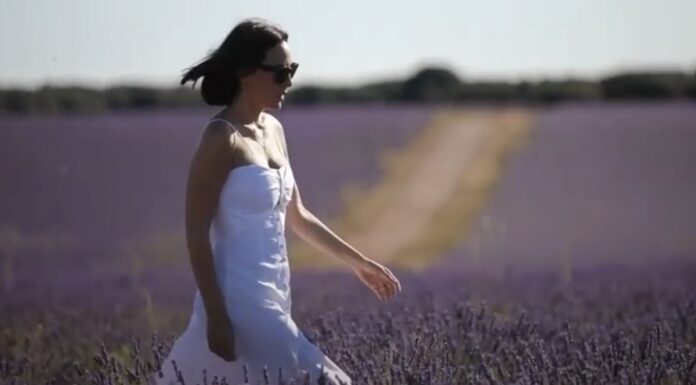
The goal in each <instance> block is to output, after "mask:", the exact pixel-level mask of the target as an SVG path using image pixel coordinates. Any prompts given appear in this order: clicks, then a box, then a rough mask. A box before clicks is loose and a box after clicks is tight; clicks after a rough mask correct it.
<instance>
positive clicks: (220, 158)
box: [186, 122, 232, 317]
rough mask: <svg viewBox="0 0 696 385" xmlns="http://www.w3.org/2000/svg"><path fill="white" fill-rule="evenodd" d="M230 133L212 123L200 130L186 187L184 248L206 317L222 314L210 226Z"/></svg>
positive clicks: (226, 169) (227, 163)
mask: <svg viewBox="0 0 696 385" xmlns="http://www.w3.org/2000/svg"><path fill="white" fill-rule="evenodd" d="M231 150H232V149H231V146H230V130H229V129H228V127H226V126H224V124H223V123H222V122H212V123H210V124H209V125H208V126H207V127H206V129H205V130H204V131H203V133H202V135H201V138H200V142H199V144H198V148H197V149H196V151H195V153H194V155H193V158H192V160H191V165H190V169H189V175H188V181H187V186H186V245H187V248H188V251H189V257H190V262H191V267H192V269H193V272H194V276H195V279H196V284H197V285H198V289H199V290H200V293H201V297H202V299H203V304H204V306H205V310H206V313H207V315H208V317H216V316H219V315H222V314H225V312H226V310H225V301H224V297H223V294H222V290H221V288H220V287H219V285H218V282H217V276H216V274H215V265H214V262H213V253H212V249H211V246H210V239H209V234H210V225H211V223H212V219H213V216H214V215H215V211H216V210H217V206H218V202H219V199H220V191H221V189H222V185H223V183H224V182H225V178H226V177H227V174H228V172H229V166H230V160H231Z"/></svg>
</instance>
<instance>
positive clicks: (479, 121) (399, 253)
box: [290, 109, 533, 269]
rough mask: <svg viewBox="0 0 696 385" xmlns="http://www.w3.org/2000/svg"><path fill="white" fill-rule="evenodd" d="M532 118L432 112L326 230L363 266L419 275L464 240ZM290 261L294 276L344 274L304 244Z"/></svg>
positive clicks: (515, 113)
mask: <svg viewBox="0 0 696 385" xmlns="http://www.w3.org/2000/svg"><path fill="white" fill-rule="evenodd" d="M532 118H533V113H532V112H531V111H527V110H521V109H489V110H484V109H446V110H442V111H440V112H438V113H437V114H436V116H435V117H434V119H433V120H432V121H431V122H430V124H428V126H427V127H425V128H424V129H423V132H422V134H420V135H419V136H418V137H417V138H416V139H415V140H414V141H413V142H412V143H411V144H410V145H409V146H407V147H405V148H403V149H402V150H400V151H399V152H395V153H387V154H385V158H384V167H385V168H386V171H385V177H384V179H383V181H382V182H381V183H379V184H378V185H377V186H375V187H374V188H372V189H370V190H368V191H353V192H352V193H351V192H348V193H346V195H347V196H348V198H347V199H348V202H347V203H346V205H345V207H346V210H345V212H344V214H343V215H342V216H341V217H339V218H334V219H332V220H330V221H327V222H326V223H327V225H328V226H329V227H330V228H331V229H332V230H333V231H334V232H336V233H337V234H338V235H339V236H340V237H341V238H343V239H344V240H346V241H347V242H348V243H349V244H351V245H352V246H353V247H355V248H356V249H357V250H359V251H360V252H362V253H363V254H364V255H366V256H367V257H369V258H372V259H375V260H377V261H380V262H385V263H388V264H389V265H397V266H399V267H405V268H409V269H422V268H423V267H425V266H427V265H428V264H430V263H431V262H432V261H434V260H435V259H436V257H437V256H438V255H439V254H441V253H442V252H443V251H445V250H447V249H448V248H449V247H451V246H452V245H453V244H455V243H456V242H457V241H458V240H461V238H462V237H463V236H465V235H466V231H467V228H468V222H469V221H470V220H471V218H472V217H473V216H474V215H475V214H476V213H478V212H479V210H480V209H482V208H483V206H484V204H485V201H486V197H487V195H488V191H489V190H490V188H491V187H492V186H493V185H494V184H495V181H496V180H497V179H498V175H499V173H500V171H501V165H502V163H503V161H504V158H505V156H506V154H508V153H509V152H510V151H511V150H514V149H515V148H516V147H517V146H518V145H520V144H521V143H523V142H524V139H525V138H526V137H527V133H528V132H529V129H530V126H531V121H532ZM290 255H291V260H292V261H293V262H292V263H293V264H294V265H295V266H298V267H299V268H307V269H327V268H343V265H342V264H341V263H340V262H338V261H335V260H333V258H331V257H329V256H325V255H322V254H320V253H319V252H318V251H316V250H314V249H313V248H311V247H310V246H309V245H307V244H305V243H304V242H300V244H299V245H297V246H296V247H294V248H292V250H291V251H290Z"/></svg>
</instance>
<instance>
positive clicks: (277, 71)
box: [259, 63, 299, 84]
mask: <svg viewBox="0 0 696 385" xmlns="http://www.w3.org/2000/svg"><path fill="white" fill-rule="evenodd" d="M297 67H299V63H292V64H290V66H287V67H286V66H284V65H280V64H278V65H268V64H259V68H260V69H262V70H264V71H268V72H272V73H273V81H275V82H276V83H278V84H281V83H285V82H286V81H287V80H288V79H292V78H293V76H295V72H296V71H297Z"/></svg>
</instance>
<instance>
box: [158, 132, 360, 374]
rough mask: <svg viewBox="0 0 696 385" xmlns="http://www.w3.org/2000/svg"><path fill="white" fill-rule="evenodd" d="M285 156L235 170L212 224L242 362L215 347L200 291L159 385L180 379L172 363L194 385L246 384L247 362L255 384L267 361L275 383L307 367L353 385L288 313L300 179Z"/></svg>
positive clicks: (218, 270)
mask: <svg viewBox="0 0 696 385" xmlns="http://www.w3.org/2000/svg"><path fill="white" fill-rule="evenodd" d="M213 120H223V119H212V120H211V121H213ZM223 121H224V122H226V123H227V124H229V125H231V123H229V122H227V121H226V120H223ZM285 155H286V163H285V164H284V165H283V166H282V167H280V168H278V169H276V168H269V167H266V166H261V165H257V164H249V165H245V166H239V167H235V168H233V169H232V170H230V172H229V174H228V176H227V180H226V181H225V183H224V185H223V187H222V191H221V194H220V200H219V204H218V209H217V212H216V215H215V217H214V219H213V222H212V225H211V229H210V236H211V246H212V249H213V257H214V261H215V269H216V273H217V279H218V283H219V285H220V287H221V290H222V291H223V295H224V297H225V303H226V306H227V312H228V314H229V317H230V320H231V321H232V324H233V329H234V336H235V346H234V349H235V353H236V360H235V361H231V362H228V361H225V360H224V359H222V358H221V357H219V356H217V355H216V354H215V353H213V352H211V351H210V350H209V348H208V340H207V333H206V318H207V317H206V312H205V308H204V306H203V301H202V298H201V295H200V291H196V294H195V298H194V301H193V312H192V315H191V318H190V321H189V323H188V326H187V328H186V330H185V331H184V332H183V334H181V335H180V336H179V337H178V338H177V339H176V341H175V343H174V345H173V346H172V349H171V351H170V352H169V355H168V356H167V358H166V359H165V360H164V362H163V363H162V372H163V373H164V377H163V378H159V376H158V374H157V373H154V374H153V380H154V382H155V384H157V385H165V384H166V385H168V384H178V382H177V378H176V375H175V372H174V367H173V365H172V362H171V361H172V360H174V361H175V362H176V366H177V368H178V370H179V371H181V373H182V375H183V378H184V380H185V382H186V384H192V385H193V384H197V383H200V384H203V370H204V369H205V370H206V377H207V379H208V383H209V384H210V383H212V379H213V376H215V375H217V376H218V379H222V377H225V379H226V381H227V383H228V384H241V383H244V371H243V364H246V365H247V369H248V378H249V383H250V384H256V383H257V382H258V383H263V368H264V366H265V367H266V368H267V373H268V375H269V379H270V383H271V384H276V383H277V378H278V368H282V371H283V378H285V379H286V380H287V379H288V378H289V377H291V376H297V375H298V374H302V373H304V372H309V373H310V375H311V378H312V381H311V382H312V383H316V379H317V378H318V377H319V375H320V373H321V368H322V367H323V370H324V373H325V374H327V375H328V380H329V382H328V383H330V384H331V383H333V384H336V385H338V384H339V382H338V381H339V380H340V381H342V382H343V383H345V384H352V381H351V379H350V377H349V376H348V375H347V374H346V373H345V372H344V371H343V370H341V368H339V367H338V366H337V365H336V364H335V363H334V362H333V361H332V360H331V359H329V358H328V357H327V356H326V355H324V353H323V352H322V351H321V350H320V349H319V348H318V347H317V346H315V345H313V344H312V343H311V342H310V341H308V340H307V338H306V337H305V335H304V334H303V333H302V331H301V330H299V329H298V327H297V325H296V324H295V322H294V321H293V319H292V317H291V314H290V310H291V304H292V300H291V298H290V285H289V284H290V266H289V264H288V257H287V248H286V244H285V214H286V207H287V205H288V203H289V202H290V200H291V197H292V191H293V188H294V183H295V180H294V177H293V173H292V168H291V166H290V162H289V159H288V157H287V154H285ZM303 371H304V372H303Z"/></svg>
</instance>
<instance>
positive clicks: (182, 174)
mask: <svg viewBox="0 0 696 385" xmlns="http://www.w3.org/2000/svg"><path fill="white" fill-rule="evenodd" d="M76 3H79V2H76ZM542 3H543V2H541V1H534V2H532V3H528V4H526V5H525V6H521V5H518V4H517V3H515V4H513V3H511V2H504V1H494V2H490V3H487V4H486V5H483V4H482V5H477V6H473V5H472V6H471V7H474V8H472V9H468V8H467V9H466V11H467V12H460V13H459V14H458V15H459V16H457V17H455V16H450V15H447V12H442V11H441V10H440V11H438V10H436V9H435V7H429V8H428V9H422V10H420V15H419V16H420V17H422V18H423V19H422V20H421V19H419V20H420V22H421V23H423V24H424V25H427V26H428V27H429V28H427V30H425V29H424V30H423V31H420V32H419V31H412V30H413V28H412V25H411V24H408V25H409V26H411V28H405V26H404V25H402V24H399V23H413V22H414V19H413V17H414V16H413V15H410V16H404V17H403V18H398V19H399V20H394V21H393V22H392V24H390V26H391V28H381V29H380V28H373V30H374V31H377V32H375V33H373V34H370V35H364V33H363V32H359V31H357V32H356V34H355V36H354V37H353V38H352V39H347V40H346V41H344V44H343V45H341V46H340V47H339V48H336V46H335V45H328V44H329V43H330V41H323V40H318V39H319V37H318V36H317V34H316V31H318V30H321V29H322V28H326V25H325V23H329V24H330V25H333V24H334V23H339V24H340V25H342V26H344V27H346V28H348V25H346V24H341V23H344V22H345V21H343V19H344V18H337V17H336V16H335V15H333V14H332V13H331V12H330V11H328V10H326V9H323V8H321V7H319V6H318V5H317V6H316V7H315V8H312V12H307V14H309V15H312V14H315V15H320V16H321V17H314V18H311V20H309V19H304V18H302V17H300V16H299V13H298V11H297V10H293V9H289V8H287V7H288V5H286V4H285V3H283V4H280V3H274V7H269V6H268V4H266V3H262V2H259V3H254V4H255V5H250V4H251V3H249V4H243V5H240V7H241V8H240V9H234V10H231V9H230V6H229V4H223V3H215V2H211V3H210V4H209V7H210V8H209V9H208V10H206V11H201V12H203V13H204V14H205V16H206V18H205V20H207V22H206V23H205V24H206V25H205V26H203V25H201V24H195V23H198V22H194V21H193V20H189V21H182V22H181V23H182V25H183V24H186V25H188V24H187V23H192V25H193V24H195V25H197V26H198V29H196V31H197V32H196V33H194V34H192V35H190V36H186V37H182V36H179V35H177V36H178V37H177V38H178V39H180V44H181V46H180V47H177V49H174V48H173V47H171V46H169V45H168V44H169V43H165V41H167V42H169V41H170V40H172V39H170V38H169V37H167V39H164V38H163V36H161V35H160V34H161V33H162V31H164V30H165V29H166V30H169V31H170V33H173V34H179V33H183V32H181V31H171V30H170V29H168V27H166V28H165V26H163V25H160V24H158V23H163V22H164V21H163V20H166V17H167V15H170V14H169V12H183V10H182V9H183V8H181V7H184V5H183V4H184V3H183V2H181V3H180V4H179V3H176V5H172V4H170V3H167V4H166V5H165V4H161V5H162V7H161V8H156V9H151V10H150V9H149V8H148V7H149V6H151V5H143V6H142V7H144V8H143V12H142V13H140V14H137V15H133V14H132V13H131V12H128V11H129V10H130V8H129V7H128V6H126V5H108V6H106V5H104V7H107V8H108V11H109V12H108V13H109V14H110V15H111V16H113V17H110V18H104V17H105V14H106V13H105V12H106V11H105V10H104V9H96V8H92V6H91V5H88V4H87V3H84V2H83V3H81V4H80V5H81V6H82V7H83V8H82V12H83V13H80V12H78V13H76V15H81V14H84V15H90V16H91V18H87V19H80V20H82V21H80V22H79V23H77V24H75V25H73V24H71V25H70V26H66V27H65V29H59V30H60V31H62V32H61V33H62V34H65V36H69V37H70V38H71V39H68V40H69V41H75V42H77V41H80V42H81V43H80V44H82V45H81V46H80V47H82V50H77V51H79V52H82V51H84V52H86V53H91V56H90V57H85V56H80V55H78V54H77V53H76V52H77V51H74V50H76V48H75V47H78V45H70V44H67V45H66V43H65V41H63V40H61V39H58V40H56V39H57V38H56V37H55V36H49V34H48V31H49V27H50V26H51V25H53V24H52V23H56V22H57V21H56V19H55V18H53V17H50V15H51V14H52V13H56V14H58V13H59V12H63V11H60V10H58V9H55V5H52V4H49V3H48V2H46V3H43V4H41V6H40V7H38V8H37V9H40V10H41V12H33V10H32V9H30V8H27V6H25V5H19V4H14V5H11V6H9V5H8V6H7V7H8V8H11V10H12V11H13V12H14V13H7V12H6V13H4V16H0V17H2V18H5V19H0V20H4V21H6V22H5V23H0V24H2V26H0V28H6V29H7V28H10V27H7V26H8V25H10V26H14V28H16V29H17V30H18V31H21V30H23V29H22V28H25V29H29V28H30V27H31V26H33V25H34V26H36V23H40V22H42V23H45V25H44V24H41V25H40V26H37V27H36V28H34V29H32V31H34V32H32V33H36V35H31V34H29V33H27V34H16V33H15V35H20V37H17V38H16V39H15V40H11V39H7V38H6V37H3V38H2V39H4V40H0V43H2V44H3V48H4V49H6V50H7V51H10V52H13V53H15V55H12V57H11V58H9V59H8V60H7V61H5V62H4V63H3V64H0V69H3V75H2V76H0V383H1V384H5V383H8V384H25V383H26V384H50V383H53V384H73V383H78V384H102V383H124V384H145V383H146V382H145V380H144V379H145V374H146V373H148V372H153V371H155V372H156V371H157V366H158V360H159V359H160V358H161V357H162V356H163V355H165V354H166V352H167V351H168V349H169V347H170V346H171V343H172V342H173V338H175V336H176V335H178V334H179V333H180V332H181V331H182V330H183V328H184V327H185V326H186V323H187V322H188V317H189V316H190V314H191V305H192V300H193V295H194V292H195V282H194V280H193V276H192V273H191V270H190V265H189V261H188V255H187V252H186V244H185V239H184V223H183V214H184V210H183V209H184V207H183V201H184V186H185V178H186V174H187V171H188V162H189V160H190V157H191V155H192V154H193V151H194V149H195V145H196V144H197V141H198V138H199V135H200V133H201V130H202V128H203V127H204V126H205V123H206V121H207V119H209V118H210V117H211V116H212V115H213V114H214V113H215V112H217V108H213V107H208V106H204V105H202V103H201V101H200V98H199V95H198V88H196V89H190V88H185V87H175V86H173V84H176V79H174V80H172V79H171V77H172V73H173V72H176V71H177V70H179V69H180V68H179V67H183V66H185V65H187V64H190V63H192V62H193V60H195V59H196V58H197V55H199V53H200V51H201V49H202V47H203V46H205V45H206V44H208V45H209V44H211V41H214V40H215V39H216V38H221V37H222V34H224V33H226V32H227V28H228V27H229V24H230V22H229V13H230V12H232V13H234V15H235V17H238V18H240V19H241V17H242V16H243V12H242V9H244V10H245V12H249V16H250V15H251V14H261V15H267V16H268V17H269V18H270V19H274V18H275V20H277V21H278V22H279V23H280V24H281V25H284V26H286V27H287V28H288V29H289V30H290V32H291V39H290V43H291V44H290V45H291V47H294V48H293V49H296V51H294V52H296V55H297V56H298V61H300V62H301V63H303V65H302V66H301V69H300V72H302V71H305V72H303V73H302V74H300V72H298V78H297V84H296V85H295V86H293V88H291V92H290V94H289V95H288V103H287V105H284V106H283V108H282V109H281V110H276V111H270V112H271V113H272V114H274V115H275V116H276V117H278V119H279V120H280V121H281V122H282V124H283V127H284V130H285V136H286V139H287V142H288V149H289V156H290V161H291V163H292V166H293V171H294V173H295V176H296V179H297V183H298V186H299V188H300V189H301V192H302V198H303V201H304V203H305V205H306V206H307V207H308V208H309V209H310V210H311V211H312V212H313V213H314V214H315V215H316V216H317V217H319V218H320V219H321V220H323V221H324V222H325V223H327V224H328V225H329V227H330V228H331V229H333V230H334V231H335V232H336V233H337V234H338V235H339V236H341V237H342V238H343V239H345V240H346V241H348V242H349V243H350V244H351V245H353V246H355V247H356V248H357V249H358V250H360V251H361V252H363V253H364V254H365V255H366V256H367V257H369V258H373V259H375V260H377V261H380V262H382V263H384V264H385V265H386V266H388V267H389V268H390V269H392V271H393V272H394V273H395V274H396V275H397V277H398V278H399V279H400V281H401V283H402V287H403V291H402V292H401V293H400V294H399V295H397V296H396V297H395V298H394V299H392V300H390V301H379V300H378V299H376V298H375V297H374V295H373V294H372V293H371V292H370V291H369V290H368V289H367V288H366V287H365V286H363V285H362V284H361V282H360V281H359V280H358V279H357V277H355V276H354V275H353V274H352V273H351V272H350V271H349V270H347V269H346V268H345V267H344V266H342V264H341V263H340V262H338V261H336V260H333V259H332V258H331V257H330V256H327V255H324V254H322V253H321V252H319V251H318V250H315V249H313V248H312V247H311V246H310V245H308V244H307V243H305V242H303V241H302V240H301V239H299V237H297V235H295V234H294V233H292V231H291V230H290V229H289V228H288V229H287V231H286V236H287V237H288V246H289V258H290V264H291V267H292V272H293V275H292V278H291V279H292V293H293V294H292V295H293V318H295V319H296V321H297V322H298V325H299V326H300V327H301V329H302V330H303V331H304V332H305V333H306V335H307V336H308V337H309V338H310V339H311V340H313V341H315V342H316V343H317V344H318V345H319V346H320V347H321V348H322V350H324V351H325V352H326V353H327V355H329V356H330V357H332V359H334V360H335V361H336V362H337V363H338V364H339V365H340V366H341V367H344V368H345V369H346V370H347V371H348V372H349V373H350V374H351V375H352V376H353V377H354V380H355V383H356V384H441V385H444V384H600V383H601V384H605V383H606V384H696V296H695V295H694V293H696V199H695V197H696V171H695V168H694V167H695V166H696V99H695V97H696V51H694V49H693V47H696V41H693V36H696V30H694V29H693V23H691V22H690V20H692V18H689V16H690V15H692V16H694V17H696V8H694V5H692V4H691V3H689V2H680V1H668V2H665V3H664V4H662V5H660V6H658V5H648V4H640V5H636V4H631V5H630V6H629V8H630V9H631V11H630V12H624V11H626V9H625V8H621V7H619V5H618V4H620V3H621V2H617V3H616V4H614V3H611V4H604V3H602V4H599V3H596V2H591V1H590V2H586V3H582V4H580V2H577V3H573V2H570V3H569V4H566V5H565V6H563V7H561V6H560V5H553V4H542ZM124 4H125V3H124ZM583 4H584V5H583ZM315 5H316V4H315ZM450 5H451V6H452V7H455V6H457V7H459V6H460V5H455V4H450ZM624 5H627V4H624ZM131 6H132V5H131ZM337 7H339V8H337V11H341V12H343V14H344V15H350V14H352V13H351V12H354V11H355V9H354V7H348V6H347V5H340V6H339V5H337ZM375 7H376V6H375ZM616 7H618V8H616ZM107 8H105V9H107ZM431 8H432V9H431ZM146 9H148V10H149V11H146ZM473 9H475V12H474V11H473ZM541 9H544V10H546V12H541V11H540V10H541ZM30 11H31V12H30ZM150 11H152V12H150ZM155 11H158V12H157V13H155ZM468 11H472V12H468ZM209 12H210V13H209ZM404 12H406V11H404ZM237 13H239V14H237ZM449 13H450V14H451V15H457V13H456V12H449ZM8 14H14V15H15V16H16V17H15V19H17V20H24V21H25V24H26V26H22V25H18V24H17V22H16V21H13V20H10V19H11V18H10V19H8V18H7V16H6V15H8ZM155 14H157V16H155ZM225 14H226V15H228V16H224V15H225ZM385 15H389V12H388V11H387V10H385V9H382V10H380V8H378V7H377V8H375V9H374V14H370V15H362V16H359V17H360V18H361V20H363V22H364V23H366V25H367V26H370V25H371V26H377V27H379V26H383V24H382V23H383V22H384V21H383V19H382V17H385ZM545 15H546V16H545ZM63 16H64V18H65V19H66V20H69V19H70V18H73V17H77V16H75V15H72V14H71V15H67V14H66V15H63ZM170 16H171V15H170ZM197 17H200V16H197ZM356 17H358V16H356ZM211 18H212V19H215V20H212V19H211ZM450 18H454V19H450ZM107 19H109V20H111V19H113V20H116V22H115V23H117V24H115V25H116V26H118V27H119V28H120V29H119V30H120V31H121V33H123V34H126V35H127V34H129V33H131V32H129V31H131V29H130V28H126V27H125V26H126V25H131V24H132V25H140V26H141V27H142V26H144V25H147V26H148V27H147V28H150V30H149V31H150V32H151V33H152V36H150V35H147V34H144V33H143V34H140V35H133V36H131V37H132V38H131V39H130V41H131V43H130V44H129V45H128V46H124V45H122V44H124V42H123V41H122V40H129V39H116V40H113V41H111V43H110V44H111V45H110V47H111V50H110V51H115V52H120V55H116V56H113V57H110V59H111V60H113V61H114V62H117V63H121V65H122V66H123V67H118V66H116V67H114V66H113V65H112V64H109V63H106V62H104V61H102V60H104V59H103V58H101V57H102V56H103V57H108V55H110V54H109V53H108V52H107V51H106V50H105V48H104V47H103V46H99V45H95V44H94V42H93V41H92V40H89V39H88V40H79V39H84V38H85V37H84V36H82V35H83V34H84V32H85V30H87V29H88V28H90V27H89V25H92V24H91V23H97V22H101V23H106V20H107ZM146 19H147V20H146ZM338 19H340V22H339V20H338ZM345 19H346V20H347V19H349V18H345ZM409 20H410V21H409ZM648 20H649V21H651V22H652V23H654V24H649V23H647V21H648ZM463 21H467V23H468V24H467V23H463ZM581 22H582V23H588V25H585V24H582V23H581ZM12 23H14V24H12ZM80 23H82V24H80ZM119 23H120V24H119ZM128 23H131V24H128ZM216 23H219V24H220V25H218V26H215V27H213V25H215V24H216ZM501 23H502V24H501ZM563 23H565V24H563ZM578 23H580V24H582V25H583V26H585V28H584V29H582V31H578V29H579V24H578ZM166 25H167V26H168V25H169V24H166ZM192 25H191V26H192ZM606 25H614V26H616V25H620V26H622V27H621V28H619V27H616V28H618V29H616V30H613V29H612V30H606ZM455 26H456V28H455ZM492 26H497V27H496V28H502V29H504V30H505V33H504V34H503V35H500V33H499V32H496V31H497V29H496V30H493V29H491V28H492ZM503 26H504V27H503ZM532 26H533V27H532ZM590 27H593V28H590ZM91 28H95V27H94V26H92V27H91ZM143 28H145V27H143ZM443 28H444V29H443ZM448 28H453V30H449V29H448ZM477 28H478V29H477ZM97 29H98V28H95V31H96V30H97ZM133 30H135V29H133ZM36 31H38V32H36ZM380 31H381V32H380ZM392 31H402V32H403V33H404V34H406V37H401V38H406V39H407V41H410V42H411V43H410V44H413V46H410V45H409V46H403V47H402V46H401V44H400V43H396V42H397V41H402V40H399V39H396V37H395V36H393V35H391V34H392ZM583 31H584V34H582V33H580V32H583ZM602 31H604V32H603V34H602ZM645 31H651V32H650V33H647V32H645ZM293 32H295V33H294V34H293ZM95 33H96V32H95ZM433 33H434V34H436V35H430V34H433ZM438 34H439V35H438ZM329 35H330V34H329ZM443 35H444V36H450V37H451V38H452V39H454V37H458V38H459V40H458V44H460V45H461V47H462V49H461V50H453V49H452V48H451V47H452V46H451V44H446V43H447V42H448V41H449V42H451V41H452V39H441V36H443ZM3 36H9V35H8V34H4V35H3ZM27 36H34V37H35V38H36V41H40V42H42V44H44V45H45V46H44V50H43V51H41V50H38V51H36V52H35V51H31V52H29V51H27V50H25V49H24V48H21V44H20V43H21V42H22V41H24V40H23V39H28V37H27ZM60 36H63V35H60ZM95 36H97V35H95ZM99 36H102V37H101V38H102V39H105V41H110V40H109V39H111V37H110V36H111V35H108V36H107V35H99ZM129 36H130V35H129ZM453 36H454V37H453ZM481 36H486V39H481V38H480V37H481ZM638 36H641V37H642V38H640V39H639V38H638ZM477 37H478V38H477ZM68 40H66V41H68ZM353 40H354V41H353ZM154 42H159V43H161V44H163V45H164V46H165V47H160V46H159V45H156V44H154ZM691 43H693V44H691ZM75 44H77V43H75ZM147 44H150V46H149V47H150V49H147V50H146V49H145V48H143V47H148V45H147ZM293 44H294V45H293ZM324 44H327V45H324ZM482 44H483V45H482ZM525 44H526V45H525ZM53 45H55V46H56V47H60V48H61V49H63V50H65V52H66V53H63V52H60V51H53V50H54V49H56V48H52V47H53ZM131 45H132V47H131ZM138 47H139V48H138ZM327 47H332V48H333V53H334V54H333V55H328V56H329V57H327V55H325V53H326V52H328V51H330V50H329V49H328V48H327ZM521 47H525V48H524V50H522V48H521ZM568 47H574V48H573V49H570V48H568ZM131 49H132V50H133V51H131ZM376 49H381V51H374V50H376ZM414 50H415V51H414ZM317 51H319V52H320V53H321V55H320V54H319V53H317ZM454 51H457V52H454ZM459 51H462V52H459ZM42 52H43V53H42ZM67 52H72V54H73V56H74V58H72V59H71V58H70V55H68V54H67ZM135 52H139V55H143V57H147V56H146V55H149V54H152V55H154V53H152V52H155V53H157V54H158V55H162V56H161V57H158V58H157V59H155V58H154V57H149V60H152V61H153V62H156V63H158V66H157V68H159V69H158V70H157V71H160V72H156V71H154V70H153V69H152V68H151V67H149V66H148V65H145V64H144V63H143V62H138V61H137V60H136V59H134V58H136V57H139V56H138V55H137V54H135ZM146 52H149V53H146ZM384 52H388V53H389V54H383V53H384ZM351 54H353V55H355V56H351ZM42 55H44V56H42ZM179 55H182V56H181V57H180V56H179ZM361 55H371V56H370V57H372V58H374V60H372V61H366V60H364V57H363V56H361ZM462 55H464V56H462ZM92 56H93V57H92ZM123 57H125V58H130V60H133V62H132V63H131V62H119V60H122V59H123ZM162 57H165V58H166V60H164V59H161V58H162ZM406 58H408V60H411V61H408V63H410V67H409V68H408V69H405V68H404V67H403V64H400V63H401V61H404V62H405V60H406ZM165 62H166V63H165ZM171 62H176V66H175V67H176V70H173V69H172V68H170V66H172V64H171ZM345 63H352V66H351V67H350V68H347V67H345V65H346V64H345ZM373 64H374V65H375V66H377V67H371V66H372V65H373ZM2 66H4V67H2ZM83 66H86V67H83ZM462 68H463V69H464V70H465V71H461V70H460V69H462ZM94 69H101V72H99V71H97V72H93V70H94ZM61 71H62V72H61ZM331 71H334V72H331ZM380 71H382V72H380ZM163 74H166V76H165V75H163ZM349 74H350V75H351V76H353V77H351V76H349ZM462 74H463V75H462ZM477 74H478V76H477ZM81 76H85V77H86V78H88V79H90V80H89V81H82V82H75V81H74V79H76V78H77V79H80V78H81ZM90 76H91V77H90ZM157 76H160V78H158V77H157ZM303 76H306V77H305V78H303ZM360 76H362V77H360ZM56 79H58V81H56ZM124 79H125V80H124ZM143 79H150V80H151V81H147V80H143ZM158 79H159V80H158ZM162 79H164V80H162ZM109 381H111V382H109Z"/></svg>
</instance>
